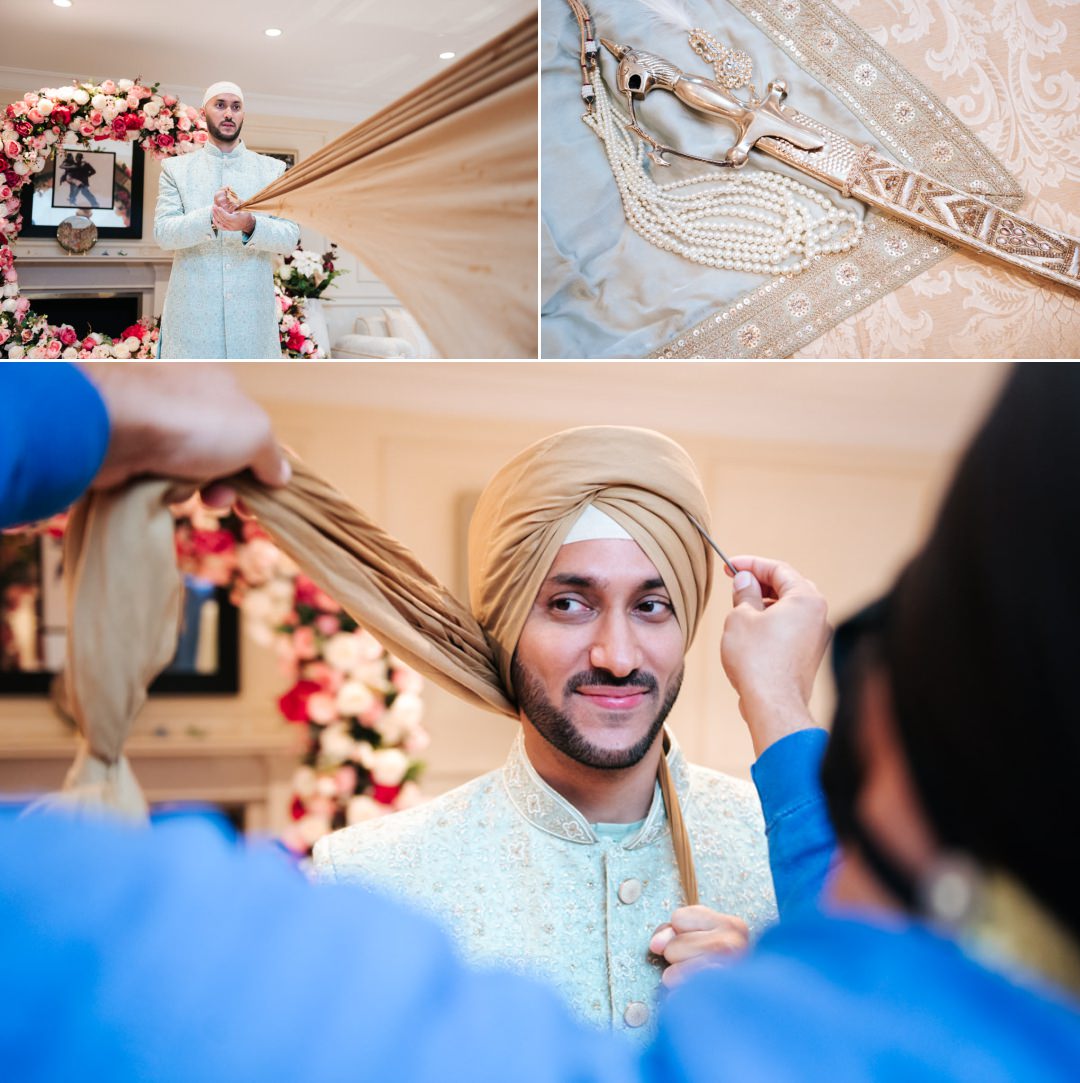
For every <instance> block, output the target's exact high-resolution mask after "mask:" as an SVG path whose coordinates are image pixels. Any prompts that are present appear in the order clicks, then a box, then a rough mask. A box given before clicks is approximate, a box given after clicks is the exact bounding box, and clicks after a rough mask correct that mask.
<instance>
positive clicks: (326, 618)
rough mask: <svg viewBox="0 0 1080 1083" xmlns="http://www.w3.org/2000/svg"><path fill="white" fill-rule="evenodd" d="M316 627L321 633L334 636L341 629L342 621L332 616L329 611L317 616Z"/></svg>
mask: <svg viewBox="0 0 1080 1083" xmlns="http://www.w3.org/2000/svg"><path fill="white" fill-rule="evenodd" d="M315 628H316V630H317V631H318V632H319V634H320V635H324V636H327V637H328V638H329V637H330V636H332V635H333V634H334V633H335V632H338V631H340V630H341V621H339V620H338V619H337V617H335V616H332V615H331V614H329V613H321V614H320V615H319V616H317V617H316V618H315Z"/></svg>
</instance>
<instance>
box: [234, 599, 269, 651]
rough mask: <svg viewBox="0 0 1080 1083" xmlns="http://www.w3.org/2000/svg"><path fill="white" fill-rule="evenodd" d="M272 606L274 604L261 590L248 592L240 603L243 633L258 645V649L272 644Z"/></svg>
mask: <svg viewBox="0 0 1080 1083" xmlns="http://www.w3.org/2000/svg"><path fill="white" fill-rule="evenodd" d="M273 606H274V603H273V602H272V601H271V600H270V598H269V596H268V595H267V594H266V592H265V591H262V590H249V591H248V592H247V594H246V595H244V600H243V602H242V603H241V608H242V610H243V613H244V631H245V632H247V634H248V636H249V637H250V639H251V640H252V642H254V643H258V644H259V646H260V647H269V646H270V645H271V644H272V643H273V642H274V631H273V626H274V624H275V621H273V620H272V614H273V611H274V608H273Z"/></svg>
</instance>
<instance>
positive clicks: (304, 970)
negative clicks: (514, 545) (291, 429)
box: [0, 366, 1080, 1083]
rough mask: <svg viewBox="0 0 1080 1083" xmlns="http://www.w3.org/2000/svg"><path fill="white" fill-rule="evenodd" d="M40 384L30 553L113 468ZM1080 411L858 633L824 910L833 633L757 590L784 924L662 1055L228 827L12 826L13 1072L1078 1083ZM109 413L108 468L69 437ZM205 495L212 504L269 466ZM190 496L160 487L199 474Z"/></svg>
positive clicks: (1044, 417) (982, 440)
mask: <svg viewBox="0 0 1080 1083" xmlns="http://www.w3.org/2000/svg"><path fill="white" fill-rule="evenodd" d="M13 368H14V366H5V369H4V370H0V422H2V424H0V508H2V509H3V512H2V516H3V521H5V522H13V521H19V520H21V519H26V518H32V517H34V516H38V515H43V514H47V513H49V512H51V511H55V510H57V508H58V507H59V506H61V505H62V503H63V502H64V501H65V500H67V499H70V498H71V497H72V496H74V495H75V494H76V493H77V491H78V489H79V488H80V487H81V486H82V485H85V484H87V483H88V482H89V481H91V480H92V479H93V478H94V476H95V474H97V471H98V468H99V466H100V465H101V464H102V462H105V461H107V460H108V454H107V453H106V449H107V448H108V447H109V446H110V441H109V439H108V422H107V411H106V410H105V409H103V408H102V406H101V403H100V401H97V400H96V399H95V395H96V392H93V389H89V388H87V387H85V386H83V385H82V384H80V383H79V380H80V377H78V375H77V374H75V373H72V372H68V373H66V374H65V375H64V376H63V377H62V378H61V377H55V378H53V380H52V383H51V386H50V387H47V388H46V389H45V393H44V394H41V393H40V392H41V391H42V388H41V386H40V385H38V386H37V387H36V388H35V387H34V386H32V385H33V384H34V383H35V381H37V380H38V379H46V380H47V379H48V378H47V377H41V378H38V377H34V378H29V377H27V382H26V383H24V384H23V386H22V387H17V386H16V384H17V381H18V380H19V374H18V373H13V372H12V369H13ZM50 371H56V370H53V369H52V367H50ZM62 383H63V384H65V386H66V390H63V391H62V393H61V390H60V385H61V384H62ZM35 391H37V392H38V394H35V393H34V392H35ZM191 391H192V399H193V400H197V398H198V390H197V388H192V389H191ZM16 397H17V401H15V400H16ZM58 398H64V399H65V404H64V405H62V406H60V405H57V404H56V403H55V401H54V400H56V399H58ZM108 401H109V399H108V394H107V393H106V395H105V402H106V404H108ZM79 403H81V404H82V407H80V406H79V405H78V404H79ZM1078 407H1080V373H1077V372H1076V371H1075V370H1071V369H1066V370H1065V371H1064V372H1063V373H1061V374H1057V373H1055V372H1054V371H1053V370H1049V368H1046V369H1044V368H1042V367H1041V366H1022V367H1021V368H1020V369H1018V371H1017V372H1016V373H1015V374H1014V375H1013V377H1012V379H1011V381H1010V383H1009V385H1008V386H1007V388H1006V390H1005V392H1004V394H1003V396H1002V398H1001V400H1000V401H999V403H998V405H997V407H996V408H995V410H994V411H993V413H992V415H991V417H990V418H989V420H988V421H987V423H986V424H985V426H984V427H983V429H982V431H981V432H980V434H979V436H978V437H977V438H976V440H975V442H974V444H973V445H972V447H971V449H970V450H969V452H968V454H967V455H966V457H965V459H964V461H963V463H962V464H961V466H960V469H959V471H958V473H957V476H956V479H955V481H954V482H953V485H952V487H951V489H950V491H949V493H948V494H947V496H946V500H945V503H944V506H943V508H942V512H941V514H940V517H939V519H938V523H937V526H936V528H935V530H934V532H933V535H932V537H931V539H930V541H929V542H928V544H927V546H926V547H925V548H924V550H923V551H922V552H921V553H920V554H919V555H918V556H917V557H916V558H915V559H914V560H913V561H912V563H911V564H910V565H909V566H908V568H907V569H905V571H904V572H903V573H902V575H901V576H900V578H899V579H898V581H897V583H896V585H895V586H894V588H893V590H892V591H891V592H890V594H889V595H888V597H887V599H886V600H884V601H883V602H882V603H880V604H879V605H877V606H876V607H875V608H873V609H872V610H871V611H869V612H867V613H864V614H863V615H862V616H860V617H859V618H857V619H856V621H855V622H853V623H850V624H848V625H846V626H845V627H843V628H842V629H841V630H840V632H839V633H838V637H837V639H838V642H837V653H836V657H835V659H834V665H835V667H836V669H837V676H838V687H839V693H840V694H839V704H838V708H837V714H836V719H835V728H834V733H833V736H832V737H831V738H830V740H829V743H828V748H827V752H826V754H825V758H824V764H823V767H822V778H823V780H824V783H825V790H826V793H827V795H828V803H829V810H830V813H831V816H832V819H833V821H834V822H835V824H836V827H837V830H838V846H839V852H838V858H839V859H838V861H837V863H836V868H835V870H834V872H833V873H832V875H831V878H830V883H829V886H828V888H827V891H826V895H825V897H824V899H823V901H822V902H821V904H820V905H817V904H815V899H816V897H817V895H818V888H819V886H820V884H821V880H822V875H823V857H824V855H825V854H826V853H827V852H828V850H829V848H830V845H831V836H830V833H829V829H828V825H827V823H826V822H825V820H824V819H823V816H822V794H821V790H820V788H819V786H818V783H817V771H818V759H819V757H820V755H821V752H822V749H823V748H824V747H825V744H826V742H825V735H824V732H823V731H822V730H820V729H817V728H815V727H814V726H813V722H812V720H811V718H810V714H809V711H808V708H807V698H808V694H809V686H810V684H812V680H813V672H812V669H814V668H816V661H815V662H814V663H813V665H811V667H810V668H811V672H809V673H807V672H806V670H805V666H806V662H807V659H808V658H810V657H812V654H813V652H812V651H808V650H807V646H806V645H807V643H808V642H810V641H811V640H812V638H813V637H814V636H817V635H818V634H819V633H820V627H819V621H820V606H819V605H818V604H817V599H816V597H814V596H815V594H816V592H815V591H814V590H813V587H812V585H810V584H808V583H807V581H806V580H804V579H803V578H802V577H801V576H799V575H798V574H797V573H796V572H794V570H792V569H790V568H788V567H787V566H785V565H782V564H779V563H776V562H773V561H767V560H762V559H758V558H753V557H745V558H739V559H737V560H736V561H735V564H736V566H737V567H739V568H740V569H741V572H740V574H739V575H738V576H737V577H736V582H735V584H734V585H735V592H734V600H735V603H736V604H735V606H734V609H733V611H732V613H731V615H730V617H729V619H728V623H727V625H726V627H725V633H724V641H723V643H722V648H721V649H722V659H723V663H724V666H725V670H726V672H727V674H728V676H729V678H730V679H731V680H732V683H733V684H734V685H735V687H736V689H737V691H738V692H739V696H740V705H741V708H742V710H743V713H744V717H745V718H746V720H747V723H748V725H749V727H750V730H751V735H752V737H753V739H754V743H755V749H756V750H757V752H758V756H759V758H758V761H757V763H756V764H755V767H754V777H755V782H756V784H757V786H758V789H759V792H760V794H761V798H762V805H763V809H764V811H765V816H766V823H767V829H768V831H769V843H770V859H771V862H772V867H773V874H774V879H775V881H776V888H777V897H778V902H779V905H780V912H781V922H780V924H779V925H778V926H777V927H776V928H774V929H772V930H770V931H767V932H766V933H765V934H764V935H763V937H762V938H761V940H760V941H759V942H758V944H757V945H756V946H755V948H754V949H753V950H751V951H750V952H749V953H748V954H747V956H746V958H745V959H743V960H741V961H739V962H737V963H734V964H731V965H728V966H726V967H723V968H719V969H717V968H713V969H708V970H706V971H705V972H703V973H699V974H696V975H694V976H693V977H691V978H690V979H689V980H687V981H685V982H684V983H682V984H681V985H680V987H679V988H677V989H676V990H675V991H674V992H673V993H672V994H671V995H670V997H669V998H668V1001H667V1003H666V1004H665V1005H664V1007H663V1010H662V1013H661V1018H660V1025H659V1032H658V1035H657V1037H656V1038H655V1040H654V1041H653V1043H652V1044H651V1045H650V1047H649V1048H648V1049H646V1051H645V1052H644V1053H643V1054H641V1055H638V1054H635V1053H632V1052H631V1051H630V1050H629V1049H628V1048H627V1046H626V1045H624V1044H622V1043H621V1042H620V1041H619V1040H618V1039H617V1038H616V1037H613V1036H610V1035H605V1034H598V1033H593V1032H589V1031H587V1030H585V1029H584V1028H583V1027H580V1026H578V1025H575V1024H574V1023H573V1022H572V1021H571V1020H570V1019H569V1017H568V1016H567V1015H566V1012H565V1010H564V1009H563V1008H562V1007H561V1006H560V1005H559V1003H558V1001H557V999H555V998H554V996H553V995H552V994H551V993H550V992H549V991H547V990H545V989H543V988H542V987H540V986H537V985H535V984H533V983H531V982H529V981H528V980H526V979H519V978H516V977H512V976H507V975H500V974H497V973H494V972H488V973H484V972H478V971H472V970H469V969H468V968H466V967H464V966H462V964H461V963H460V961H459V960H458V959H457V958H456V957H455V956H454V954H453V953H452V951H451V950H450V949H449V948H448V946H447V942H446V941H445V939H444V938H443V937H442V935H441V934H439V933H438V932H436V931H435V930H434V928H433V926H431V925H430V924H429V923H428V922H427V921H425V920H424V919H422V918H420V917H419V916H416V915H413V914H410V913H409V912H408V911H407V910H405V909H404V908H402V907H399V906H398V905H395V904H392V903H390V902H388V901H386V900H383V899H380V898H379V897H378V896H377V895H374V894H368V893H365V892H363V891H360V890H358V889H351V888H348V887H323V888H318V889H316V888H312V887H310V886H308V885H306V884H304V883H302V882H300V881H299V880H298V879H297V878H296V877H295V876H294V875H293V874H292V873H291V872H290V871H289V870H288V869H286V868H285V867H283V866H282V865H281V863H280V862H279V861H278V860H277V859H275V858H274V857H272V856H271V855H269V854H266V853H259V852H252V853H243V852H240V851H237V850H234V849H232V848H230V847H229V846H228V845H227V844H226V843H224V842H223V841H221V840H220V839H218V838H217V837H216V836H214V835H212V833H207V832H206V831H205V829H200V828H199V827H198V825H195V826H193V827H192V828H191V829H190V830H188V829H185V828H183V827H174V828H170V829H169V830H168V831H167V832H161V833H157V834H155V833H153V832H146V831H145V830H136V829H132V828H123V827H119V826H114V825H109V824H104V823H102V824H96V825H95V824H87V823H72V822H67V821H63V820H58V819H55V818H50V817H39V818H28V819H26V820H23V821H19V822H17V823H16V822H11V821H10V820H8V819H4V820H2V821H0V951H2V953H3V957H4V960H5V963H4V966H3V968H0V1007H2V1009H3V1010H2V1012H0V1061H2V1063H4V1065H5V1068H6V1069H7V1071H8V1074H9V1075H10V1077H11V1078H14V1079H24V1080H25V1079H34V1080H37V1079H60V1078H71V1077H73V1076H74V1077H90V1078H109V1079H114V1080H117V1079H160V1080H172V1079H176V1080H179V1079H193V1078H206V1079H211V1078H229V1079H253V1080H254V1079H266V1078H285V1077H287V1076H292V1075H301V1076H302V1077H303V1078H306V1079H311V1080H321V1079H375V1078H383V1077H385V1076H387V1075H388V1074H390V1073H393V1074H394V1075H395V1076H396V1077H399V1078H402V1079H410V1080H425V1079H436V1078H438V1079H440V1080H443V1079H447V1078H449V1079H457V1078H461V1079H465V1078H468V1079H470V1080H479V1079H500V1080H502V1079H506V1078H514V1079H516V1080H517V1079H520V1080H540V1079H550V1080H571V1079H573V1080H637V1079H640V1080H675V1079H679V1080H688V1081H698V1080H714V1079H715V1080H724V1079H729V1080H747V1079H749V1080H769V1081H774V1080H814V1079H829V1080H839V1081H848V1080H852V1081H853V1080H864V1079H874V1080H896V1081H900V1080H903V1081H905V1083H906V1081H909V1080H912V1079H920V1080H922V1079H941V1080H971V1081H975V1080H979V1081H985V1080H1031V1079H1038V1080H1058V1079H1060V1080H1065V1079H1073V1078H1075V1074H1076V1066H1077V1064H1080V1001H1078V999H1077V997H1078V988H1080V985H1078V983H1077V969H1076V965H1075V964H1076V959H1077V954H1078V952H1077V940H1078V935H1080V907H1078V906H1077V899H1076V893H1077V891H1080V888H1077V887H1076V886H1075V884H1074V880H1075V878H1074V877H1073V876H1072V875H1071V874H1070V873H1069V867H1068V862H1067V857H1066V858H1065V860H1063V857H1065V855H1066V854H1067V850H1066V847H1067V845H1068V840H1069V839H1070V838H1071V837H1072V835H1073V833H1074V832H1073V830H1072V828H1073V827H1074V826H1075V825H1074V819H1075V816H1076V813H1075V812H1074V811H1073V810H1074V809H1075V808H1076V807H1077V806H1076V802H1075V801H1074V800H1072V797H1071V795H1072V790H1073V787H1074V779H1075V777H1076V774H1077V769H1078V767H1080V749H1078V745H1080V737H1078V728H1077V726H1076V723H1075V716H1076V707H1075V701H1074V682H1073V678H1072V671H1073V669H1074V666H1075V661H1074V660H1075V658H1076V657H1077V654H1078V650H1080V626H1078V625H1077V623H1076V621H1075V619H1074V615H1073V614H1072V612H1071V606H1070V604H1069V603H1070V602H1073V601H1074V600H1075V599H1076V598H1077V597H1078V596H1080V582H1078V575H1080V573H1078V571H1077V565H1076V560H1075V556H1074V554H1075V552H1076V550H1077V547H1078V545H1080V517H1077V516H1076V515H1075V512H1074V509H1073V508H1072V506H1071V505H1072V499H1073V494H1074V493H1075V492H1076V491H1077V490H1078V486H1080V433H1078V432H1077V427H1076V425H1075V422H1074V419H1075V415H1076V411H1077V408H1078ZM83 411H85V412H88V413H89V414H91V415H92V416H93V418H94V419H95V420H94V425H96V430H95V431H96V432H97V434H98V435H97V438H96V442H95V440H89V439H88V438H85V437H74V436H71V435H69V434H67V433H65V432H64V431H63V429H64V426H63V424H62V422H63V421H64V420H66V419H70V418H76V422H75V423H76V424H77V425H79V424H82V423H83V421H82V413H83ZM19 416H21V417H24V418H25V417H28V418H30V421H29V423H27V424H20V423H19V422H18V421H17V420H16V418H17V417H19ZM45 418H48V419H49V424H48V425H46V422H45V420H44V419H45ZM103 420H104V432H105V438H104V439H102V438H101V433H102V431H103V424H102V423H103ZM54 425H55V427H56V431H55V432H53V433H51V439H52V441H53V442H54V443H55V444H59V445H63V453H62V454H61V455H60V456H59V460H60V465H58V461H57V460H56V459H52V458H49V459H48V465H49V468H47V469H42V464H39V463H37V462H35V461H34V457H33V454H32V451H33V449H34V448H35V446H38V447H40V443H41V439H42V438H41V437H39V436H35V435H34V430H37V429H43V428H50V429H51V428H53V426H54ZM112 431H113V434H114V440H116V441H117V442H119V443H121V444H122V440H121V434H122V432H123V425H122V424H121V423H120V422H119V421H114V423H113V430H112ZM144 431H145V430H144ZM265 438H266V433H265V431H264V432H263V434H262V437H261V438H260V440H259V441H258V445H259V446H260V447H261V446H263V445H264V444H265ZM46 439H48V438H46ZM80 439H83V440H84V443H83V444H81V445H80V444H79V443H78V440H80ZM150 443H151V446H153V445H155V444H156V443H157V442H156V441H153V440H152V441H151V442H150ZM166 443H167V442H166ZM28 449H29V450H30V451H31V455H30V457H29V458H27V451H28ZM71 454H81V455H83V456H85V458H83V459H81V460H80V462H79V464H78V468H77V471H76V470H75V468H74V467H73V466H72V464H71V458H70V456H71ZM95 455H96V456H97V458H96V459H94V456H95ZM102 456H104V459H103V458H102ZM91 460H93V461H91ZM64 464H66V465H67V466H68V473H67V476H65V472H64V469H63V465H64ZM207 465H208V464H207V462H206V461H205V460H204V461H203V462H201V464H200V467H199V470H198V471H194V472H192V473H191V474H188V475H186V476H190V477H193V478H195V477H197V478H200V479H201V478H206V477H208V476H225V475H227V474H229V473H231V472H232V471H234V470H235V469H237V468H238V466H239V465H242V464H236V463H235V461H230V463H229V465H227V466H225V465H224V464H222V466H223V468H221V469H218V468H217V467H216V466H213V467H211V468H210V469H207ZM167 466H168V464H166V468H163V466H162V464H161V463H147V464H145V469H147V470H153V471H155V472H161V473H165V474H169V473H182V471H177V470H170V469H168V468H167ZM141 469H143V467H139V466H134V467H129V468H127V470H126V473H125V470H124V469H120V470H118V471H117V472H116V473H115V474H114V475H113V477H112V478H111V479H110V478H109V476H108V475H107V474H106V475H105V477H104V478H101V475H98V476H99V478H101V480H102V481H103V482H104V483H109V481H110V480H111V481H113V482H115V481H121V480H123V478H124V477H126V476H130V475H131V474H133V473H136V472H139V471H140V470H141ZM264 480H267V481H268V482H271V483H272V479H271V478H264ZM273 480H277V481H281V480H283V478H282V476H281V474H278V475H277V477H276V479H273ZM1021 562H1022V564H1023V568H1029V569H1034V571H1033V572H1031V573H1028V572H1025V571H1023V570H1022V569H1021V567H1020V565H1021ZM1036 582H1039V583H1040V584H1041V583H1047V584H1052V597H1046V593H1048V592H1045V591H1042V590H1039V589H1038V588H1037V587H1036V586H1035V584H1036ZM811 597H814V604H812V605H811V604H808V603H807V599H808V598H811Z"/></svg>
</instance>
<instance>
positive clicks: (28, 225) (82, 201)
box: [21, 139, 146, 240]
mask: <svg viewBox="0 0 1080 1083" xmlns="http://www.w3.org/2000/svg"><path fill="white" fill-rule="evenodd" d="M68 157H70V158H71V159H72V160H73V164H76V163H75V159H76V158H81V161H82V162H83V163H87V164H89V166H90V167H91V168H92V169H93V173H90V174H87V173H86V172H85V171H82V172H83V177H85V180H86V182H87V183H86V185H85V187H84V186H83V185H81V184H79V183H78V181H79V179H80V177H79V173H80V171H79V170H78V168H77V169H76V173H75V184H74V186H73V185H72V173H71V168H70V167H69V166H67V165H66V159H67V158H68ZM110 167H111V172H112V178H113V183H112V188H111V192H110V197H111V198H110V202H109V203H108V205H106V204H105V200H104V198H103V196H104V192H105V191H106V190H108V189H107V186H106V187H103V182H104V181H105V179H106V178H107V177H108V173H109V168H110ZM58 172H59V175H60V179H59V180H58V178H57V174H58ZM145 173H146V160H145V154H144V153H143V151H142V150H141V149H140V148H138V147H136V145H135V144H134V143H128V142H126V141H123V140H117V139H105V140H102V141H100V142H99V143H96V144H94V149H93V150H90V149H88V148H85V147H77V146H69V145H67V144H64V145H61V146H59V147H57V148H56V152H55V153H54V154H53V155H52V157H51V158H50V159H49V161H48V164H47V165H46V166H45V168H44V169H43V170H42V171H41V172H40V173H38V174H36V175H35V176H34V178H33V181H32V183H30V184H27V185H26V186H25V187H24V188H23V189H22V192H21V199H22V216H23V227H22V234H21V235H22V236H23V237H24V238H25V237H49V238H55V237H56V231H57V227H58V226H59V225H60V223H61V222H62V221H63V220H64V219H65V218H69V217H71V216H72V215H74V214H80V215H83V216H86V217H88V218H89V219H90V220H91V221H92V222H93V223H94V225H95V226H96V227H97V234H98V237H99V238H103V239H109V238H111V239H117V240H139V239H141V238H142V227H143V187H144V178H145ZM62 187H67V188H68V189H69V191H68V192H66V193H65V192H63V191H62V190H61V188H62ZM73 187H74V191H71V190H70V189H72V188H73ZM73 197H74V198H75V202H74V203H72V202H71V199H72V198H73ZM95 200H96V201H97V204H98V206H97V207H95V206H94V201H95Z"/></svg>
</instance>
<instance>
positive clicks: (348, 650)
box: [323, 632, 360, 673]
mask: <svg viewBox="0 0 1080 1083" xmlns="http://www.w3.org/2000/svg"><path fill="white" fill-rule="evenodd" d="M323 658H325V659H326V661H327V663H328V664H330V665H331V666H333V667H334V669H340V670H341V671H342V672H344V673H351V672H352V670H353V668H354V667H355V666H356V664H357V662H358V661H359V660H360V643H359V637H358V636H356V635H354V634H353V633H352V632H338V633H337V635H333V636H331V637H330V638H329V639H328V640H327V641H326V643H325V645H324V646H323Z"/></svg>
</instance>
